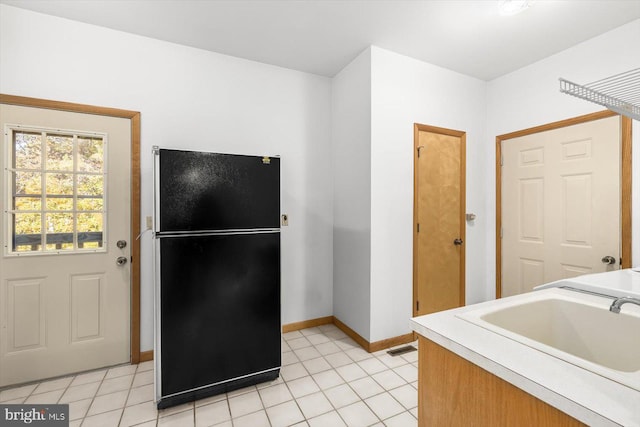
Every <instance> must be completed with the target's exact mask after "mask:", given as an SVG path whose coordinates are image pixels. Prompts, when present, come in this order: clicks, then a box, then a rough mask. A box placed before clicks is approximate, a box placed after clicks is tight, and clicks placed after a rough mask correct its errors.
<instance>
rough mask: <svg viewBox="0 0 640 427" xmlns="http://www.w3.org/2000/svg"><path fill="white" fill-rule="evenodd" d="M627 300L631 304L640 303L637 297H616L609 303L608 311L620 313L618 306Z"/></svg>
mask: <svg viewBox="0 0 640 427" xmlns="http://www.w3.org/2000/svg"><path fill="white" fill-rule="evenodd" d="M628 302H630V303H631V304H635V305H640V299H638V298H633V297H622V298H616V299H615V301H613V303H612V304H611V307H609V311H611V312H613V313H620V308H621V307H622V305H623V304H626V303H628Z"/></svg>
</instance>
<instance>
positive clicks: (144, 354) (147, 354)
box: [140, 350, 153, 363]
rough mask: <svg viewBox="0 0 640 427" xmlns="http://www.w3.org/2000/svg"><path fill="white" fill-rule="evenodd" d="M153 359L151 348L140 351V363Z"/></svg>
mask: <svg viewBox="0 0 640 427" xmlns="http://www.w3.org/2000/svg"><path fill="white" fill-rule="evenodd" d="M150 360H153V350H147V351H141V352H140V363H142V362H148V361H150Z"/></svg>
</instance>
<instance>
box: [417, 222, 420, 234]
mask: <svg viewBox="0 0 640 427" xmlns="http://www.w3.org/2000/svg"><path fill="white" fill-rule="evenodd" d="M416 232H418V233H419V232H420V223H418V224H417V226H416Z"/></svg>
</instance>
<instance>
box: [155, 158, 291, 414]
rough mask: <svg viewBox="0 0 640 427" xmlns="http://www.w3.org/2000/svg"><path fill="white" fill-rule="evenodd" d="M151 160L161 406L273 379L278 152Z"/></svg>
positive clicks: (276, 365) (276, 363) (277, 328)
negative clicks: (153, 161) (262, 154)
mask: <svg viewBox="0 0 640 427" xmlns="http://www.w3.org/2000/svg"><path fill="white" fill-rule="evenodd" d="M154 158H155V159H154V160H155V164H154V175H155V191H154V193H155V201H154V202H155V221H154V244H155V282H156V285H155V310H156V311H155V352H154V356H155V357H154V359H155V385H156V403H157V406H158V408H159V409H161V408H166V407H169V406H174V405H177V404H180V403H184V402H189V401H193V400H197V399H201V398H203V397H207V396H211V395H214V394H218V393H224V392H227V391H231V390H234V389H238V388H241V387H246V386H249V385H252V384H257V383H259V382H264V381H269V380H272V379H275V378H277V377H278V375H279V372H280V365H281V360H280V359H281V353H280V340H281V325H280V159H279V158H277V157H262V156H245V155H233V154H218V153H206V152H196V151H181V150H168V149H159V148H157V147H154Z"/></svg>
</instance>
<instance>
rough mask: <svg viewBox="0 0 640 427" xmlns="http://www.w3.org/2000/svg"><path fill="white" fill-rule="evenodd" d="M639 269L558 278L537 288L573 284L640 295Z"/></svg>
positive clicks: (607, 291) (622, 293)
mask: <svg viewBox="0 0 640 427" xmlns="http://www.w3.org/2000/svg"><path fill="white" fill-rule="evenodd" d="M638 270H639V269H630V268H627V269H624V270H614V271H608V272H606V273H595V274H585V275H584V276H578V277H573V278H571V279H564V280H558V281H557V282H551V283H547V284H545V285H540V286H538V287H536V290H540V289H548V288H557V287H560V286H573V287H577V288H579V289H585V290H589V291H594V292H600V293H603V294H607V295H612V296H616V297H626V296H632V297H640V271H638Z"/></svg>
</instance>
